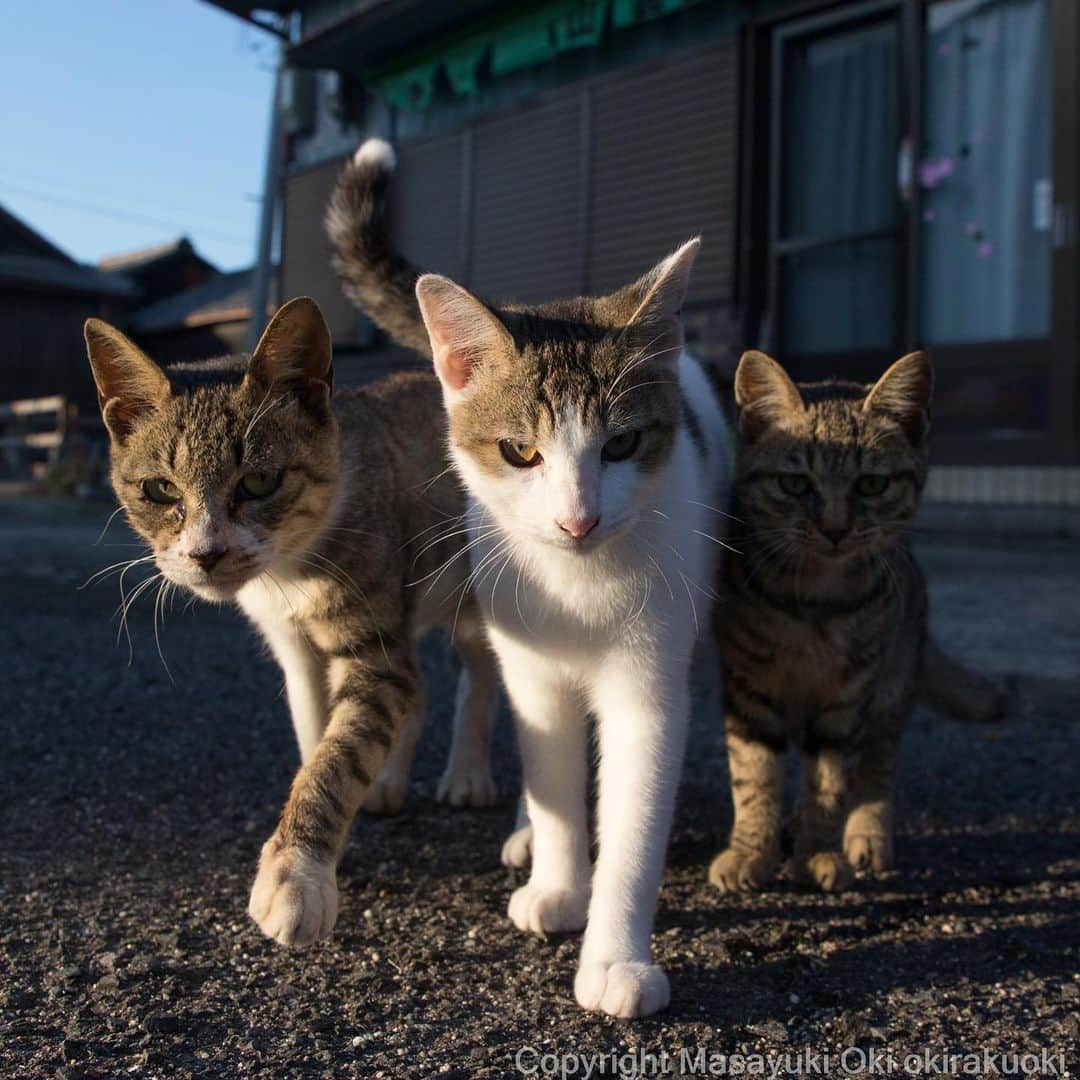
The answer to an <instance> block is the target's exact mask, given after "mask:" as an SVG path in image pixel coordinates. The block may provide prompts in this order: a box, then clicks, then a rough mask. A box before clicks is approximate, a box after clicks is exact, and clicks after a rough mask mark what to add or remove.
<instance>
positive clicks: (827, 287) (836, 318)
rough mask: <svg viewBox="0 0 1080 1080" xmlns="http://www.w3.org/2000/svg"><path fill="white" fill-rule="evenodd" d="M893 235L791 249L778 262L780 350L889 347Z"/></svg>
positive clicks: (804, 351)
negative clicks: (792, 252)
mask: <svg viewBox="0 0 1080 1080" xmlns="http://www.w3.org/2000/svg"><path fill="white" fill-rule="evenodd" d="M895 252H896V245H895V243H894V242H893V241H892V240H889V239H884V240H880V239H879V240H860V241H857V242H854V243H847V244H835V245H830V246H829V247H824V248H816V249H814V250H813V251H805V252H801V253H800V254H798V255H789V256H787V258H785V259H784V260H783V262H782V264H781V291H782V294H783V298H784V299H783V312H784V315H783V318H784V352H785V353H786V354H788V355H792V356H807V355H813V354H816V353H828V352H847V351H849V350H854V349H874V348H888V347H889V346H890V345H891V344H892V342H893V337H894V334H893V326H894V318H893V304H894V297H893V262H894V259H895Z"/></svg>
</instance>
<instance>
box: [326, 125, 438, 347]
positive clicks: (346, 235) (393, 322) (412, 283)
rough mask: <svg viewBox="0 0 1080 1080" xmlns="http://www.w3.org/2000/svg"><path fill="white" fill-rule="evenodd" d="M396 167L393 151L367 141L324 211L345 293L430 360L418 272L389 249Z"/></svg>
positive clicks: (397, 338)
mask: <svg viewBox="0 0 1080 1080" xmlns="http://www.w3.org/2000/svg"><path fill="white" fill-rule="evenodd" d="M396 164H397V157H396V155H395V154H394V148H393V147H392V146H391V145H390V144H389V143H388V142H385V141H384V140H382V139H368V140H367V141H366V142H364V143H361V145H360V148H359V149H358V150H357V151H356V153H355V154H354V155H353V157H352V159H351V160H350V161H349V162H348V163H347V164H346V166H345V168H344V169H343V170H342V173H341V176H340V177H339V178H338V182H337V184H336V186H335V187H334V191H333V193H332V194H331V196H330V202H329V205H328V206H327V209H326V218H325V226H326V234H327V236H328V237H329V238H330V243H331V244H332V245H333V249H334V253H333V255H332V257H331V263H332V265H333V267H334V270H335V271H336V273H337V275H338V277H339V278H340V279H341V287H342V289H343V291H344V293H345V295H346V296H347V297H348V298H349V299H350V300H351V301H352V302H353V303H354V304H355V305H356V306H357V307H358V308H359V309H360V310H361V311H362V312H363V313H364V314H365V315H367V316H368V317H369V318H370V319H371V320H372V321H373V322H374V323H375V324H376V325H377V326H379V327H380V328H381V329H383V330H385V331H386V333H387V334H389V335H390V337H392V338H393V339H394V341H396V342H398V343H399V344H401V345H404V346H406V347H407V348H409V349H415V350H416V351H417V352H419V353H422V354H423V355H424V356H429V357H430V356H431V345H430V343H429V341H428V335H427V331H426V330H425V329H424V321H423V319H422V318H421V317H420V307H419V305H418V304H417V302H416V291H415V290H416V281H417V278H419V276H420V271H418V270H416V269H414V268H413V267H412V266H410V265H409V263H408V262H406V261H405V259H403V258H402V257H401V256H400V255H399V254H398V253H397V252H396V251H394V250H393V249H392V248H391V246H390V241H389V237H388V236H387V227H386V199H385V196H386V185H387V182H388V181H389V179H390V175H391V173H393V171H394V167H395V165H396Z"/></svg>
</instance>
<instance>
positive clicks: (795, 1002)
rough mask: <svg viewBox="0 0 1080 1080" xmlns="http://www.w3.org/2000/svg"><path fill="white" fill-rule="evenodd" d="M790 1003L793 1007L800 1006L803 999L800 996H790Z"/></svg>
mask: <svg viewBox="0 0 1080 1080" xmlns="http://www.w3.org/2000/svg"><path fill="white" fill-rule="evenodd" d="M788 1001H790V1002H791V1004H792V1005H798V1004H799V1002H800V1001H802V998H801V997H799V995H798V994H788Z"/></svg>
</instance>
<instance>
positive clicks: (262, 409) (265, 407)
mask: <svg viewBox="0 0 1080 1080" xmlns="http://www.w3.org/2000/svg"><path fill="white" fill-rule="evenodd" d="M273 392H274V388H273V387H272V386H271V387H270V389H269V390H267V391H266V396H265V397H264V398H263V399H262V401H261V402H260V403H259V407H258V408H257V409H256V410H255V415H254V416H252V418H251V420H250V421H248V426H247V427H246V428H244V435H243V439H242V440H241V441H242V442H245V443H246V442H247V440H248V437H249V436H250V435H251V433H252V432H253V431H254V430H255V425H256V424H257V423H258V422H259V421H260V420H261V419H262V418H263V417H264V416H265V415H266V414H267V413H268V412H269V411H270V410H271V409H272V408H273V407H274V406H275V405H277V403H278V402H279V401H281V400H282V398H281V397H280V396H279V397H276V398H274V399H273V401H271V400H270V395H271V394H273Z"/></svg>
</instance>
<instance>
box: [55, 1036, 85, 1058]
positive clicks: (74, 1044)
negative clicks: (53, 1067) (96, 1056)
mask: <svg viewBox="0 0 1080 1080" xmlns="http://www.w3.org/2000/svg"><path fill="white" fill-rule="evenodd" d="M85 1052H86V1043H84V1042H83V1041H82V1039H65V1040H64V1041H63V1042H62V1043H61V1044H60V1053H61V1054H62V1055H63V1058H64V1060H65V1061H67V1062H69V1063H70V1062H72V1061H78V1060H79V1058H81V1057H82V1056H83V1054H84V1053H85Z"/></svg>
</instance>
